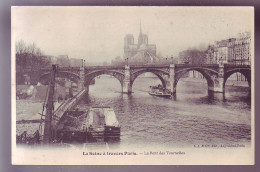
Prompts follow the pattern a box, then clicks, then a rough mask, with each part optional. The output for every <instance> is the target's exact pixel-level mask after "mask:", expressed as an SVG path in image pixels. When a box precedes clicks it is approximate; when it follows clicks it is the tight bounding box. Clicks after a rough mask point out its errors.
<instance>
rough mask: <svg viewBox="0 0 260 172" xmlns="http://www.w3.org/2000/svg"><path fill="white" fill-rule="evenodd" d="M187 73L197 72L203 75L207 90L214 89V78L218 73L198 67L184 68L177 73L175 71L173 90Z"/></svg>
mask: <svg viewBox="0 0 260 172" xmlns="http://www.w3.org/2000/svg"><path fill="white" fill-rule="evenodd" d="M189 71H197V72H199V73H201V74H202V75H203V77H204V78H205V79H206V81H207V84H208V89H209V88H213V87H214V78H215V77H217V75H218V72H217V71H215V70H212V69H207V68H200V67H193V68H186V69H182V70H179V71H176V73H175V81H174V88H175V89H176V88H177V84H178V82H179V80H180V79H181V78H182V77H183V76H184V75H185V74H186V73H188V72H189Z"/></svg>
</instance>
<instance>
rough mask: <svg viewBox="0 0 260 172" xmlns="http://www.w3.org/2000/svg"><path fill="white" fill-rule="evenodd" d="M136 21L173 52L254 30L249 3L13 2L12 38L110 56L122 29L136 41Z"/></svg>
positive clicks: (118, 52)
mask: <svg viewBox="0 0 260 172" xmlns="http://www.w3.org/2000/svg"><path fill="white" fill-rule="evenodd" d="M140 21H141V23H142V31H143V33H146V34H147V35H148V37H149V43H151V44H156V46H157V53H160V54H161V55H163V56H167V55H169V56H170V55H174V56H177V55H178V53H179V51H182V50H185V49H187V48H189V47H194V46H198V45H200V44H204V45H208V44H209V43H213V42H214V41H216V40H221V39H225V38H230V37H235V36H236V35H237V33H239V32H244V31H250V30H252V29H253V25H252V24H253V8H250V7H249V8H248V7H13V8H12V37H13V39H12V40H16V41H17V40H24V41H25V42H26V43H27V44H31V43H33V42H34V43H35V44H36V46H37V47H39V48H40V49H41V50H42V51H43V52H44V53H45V54H47V55H53V56H58V55H65V54H66V55H68V56H69V57H71V58H79V59H85V60H86V61H88V62H103V61H107V62H110V61H111V60H112V59H114V58H115V57H116V56H121V57H123V46H124V45H123V44H124V36H125V35H126V34H129V33H131V34H133V35H134V37H135V43H136V42H137V37H138V34H139V30H140V26H139V25H140ZM14 42H15V41H13V43H14Z"/></svg>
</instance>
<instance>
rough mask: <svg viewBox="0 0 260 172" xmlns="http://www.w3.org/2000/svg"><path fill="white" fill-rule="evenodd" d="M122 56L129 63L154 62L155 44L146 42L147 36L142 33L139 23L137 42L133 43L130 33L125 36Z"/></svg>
mask: <svg viewBox="0 0 260 172" xmlns="http://www.w3.org/2000/svg"><path fill="white" fill-rule="evenodd" d="M124 58H125V59H127V60H128V61H129V62H130V63H135V62H138V63H154V62H155V61H156V59H157V58H156V45H155V44H148V36H147V35H146V34H143V33H142V28H141V24H140V33H139V37H138V43H137V44H135V43H134V36H133V35H132V34H127V35H126V36H125V39H124Z"/></svg>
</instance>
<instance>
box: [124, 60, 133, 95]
mask: <svg viewBox="0 0 260 172" xmlns="http://www.w3.org/2000/svg"><path fill="white" fill-rule="evenodd" d="M130 75H131V74H130V67H129V65H125V78H124V80H123V84H122V93H126V94H130V93H132V86H131V81H130V78H131V77H130Z"/></svg>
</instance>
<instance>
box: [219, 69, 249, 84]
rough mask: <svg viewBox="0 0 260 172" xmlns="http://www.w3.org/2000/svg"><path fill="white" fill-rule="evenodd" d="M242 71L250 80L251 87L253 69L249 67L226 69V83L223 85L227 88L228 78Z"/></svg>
mask: <svg viewBox="0 0 260 172" xmlns="http://www.w3.org/2000/svg"><path fill="white" fill-rule="evenodd" d="M237 72H238V73H241V74H243V75H244V76H245V77H246V79H247V82H248V85H249V87H251V69H248V68H237V69H231V70H228V71H225V74H224V83H223V87H224V88H225V85H226V82H227V80H228V78H229V77H230V76H231V75H233V74H234V73H237Z"/></svg>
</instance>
